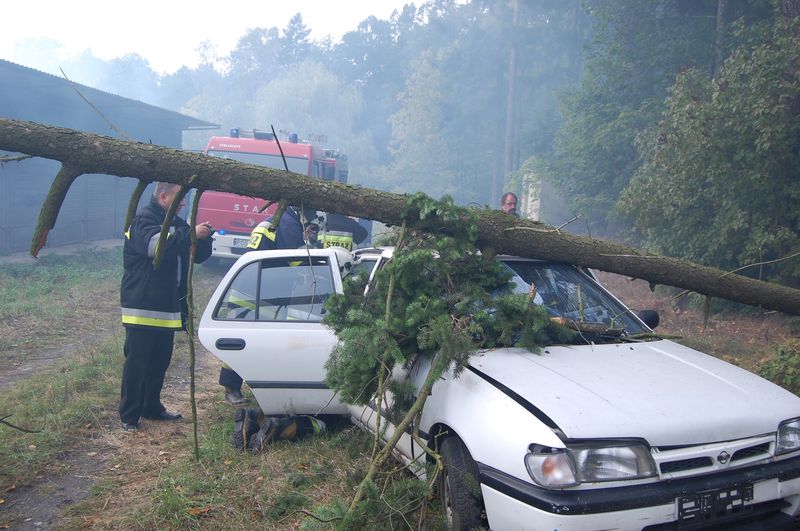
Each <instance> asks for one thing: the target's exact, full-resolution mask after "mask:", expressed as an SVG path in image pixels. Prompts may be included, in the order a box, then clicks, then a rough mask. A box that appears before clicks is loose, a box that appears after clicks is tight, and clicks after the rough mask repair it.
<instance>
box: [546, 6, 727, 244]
mask: <svg viewBox="0 0 800 531" xmlns="http://www.w3.org/2000/svg"><path fill="white" fill-rule="evenodd" d="M585 5H586V9H587V11H588V13H589V14H590V15H591V17H592V21H593V25H594V27H593V30H594V38H593V42H592V47H591V48H590V49H589V51H588V57H587V61H586V65H585V71H584V76H583V80H582V81H581V85H580V87H578V88H576V89H572V90H569V91H566V92H564V94H563V96H562V102H561V113H562V115H563V118H564V122H563V126H562V127H561V129H560V130H559V132H558V133H557V135H556V140H555V146H554V152H553V154H552V155H551V156H549V157H548V158H547V159H546V163H545V164H543V165H541V166H540V167H539V171H540V172H541V173H543V174H544V176H545V177H546V178H548V179H549V180H551V181H552V182H553V183H554V184H555V185H556V186H557V187H559V188H560V189H561V190H562V191H563V192H564V193H565V195H566V196H567V197H568V198H569V199H570V200H571V201H572V203H573V205H574V207H575V208H576V209H578V210H579V211H581V212H583V213H584V214H585V215H586V216H587V217H588V218H589V219H590V220H591V221H592V224H593V225H594V227H595V229H596V230H597V231H599V232H608V230H609V229H614V228H617V224H618V223H619V222H620V219H619V213H618V212H617V211H616V209H615V205H616V202H617V199H618V198H619V195H620V193H621V192H622V190H623V189H624V188H625V187H626V186H627V184H628V182H629V181H630V179H631V177H632V176H633V174H634V172H635V171H636V169H637V168H638V166H639V164H640V160H639V155H638V152H637V151H636V146H635V145H634V138H635V136H636V133H637V132H638V131H641V130H643V129H644V128H646V127H648V126H649V125H651V124H653V123H654V122H655V121H656V120H657V118H658V115H659V113H660V112H661V110H662V109H663V98H664V97H665V95H666V89H667V87H668V86H670V85H671V84H672V82H673V81H674V78H675V75H676V73H677V72H679V71H681V70H683V69H685V68H687V67H692V66H694V67H697V68H699V69H700V70H703V71H710V70H711V63H712V59H713V57H712V56H713V45H712V44H713V39H712V38H710V36H711V35H713V30H714V27H715V26H714V17H713V15H714V13H715V5H716V2H715V1H712V0H699V1H693V2H685V1H681V0H658V1H654V2H640V1H638V0H613V1H606V0H603V1H600V0H590V1H587V2H586V3H585Z"/></svg>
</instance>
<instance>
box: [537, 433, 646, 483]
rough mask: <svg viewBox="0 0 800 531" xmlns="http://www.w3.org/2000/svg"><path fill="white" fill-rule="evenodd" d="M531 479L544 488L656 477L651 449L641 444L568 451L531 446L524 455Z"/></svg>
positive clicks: (577, 447)
mask: <svg viewBox="0 0 800 531" xmlns="http://www.w3.org/2000/svg"><path fill="white" fill-rule="evenodd" d="M525 466H526V467H527V469H528V473H529V474H530V475H531V478H533V480H534V481H535V482H536V483H538V484H539V485H542V486H543V487H571V486H574V485H577V484H579V483H595V482H598V481H620V480H628V479H641V478H648V477H653V476H655V475H656V466H655V463H654V462H653V458H652V456H651V455H650V450H649V449H648V448H647V446H645V445H644V444H641V443H624V444H620V443H618V442H615V443H610V444H609V443H607V442H597V443H592V444H575V445H568V446H567V448H566V449H559V448H550V447H546V446H540V445H532V447H531V451H530V453H528V454H527V455H526V456H525Z"/></svg>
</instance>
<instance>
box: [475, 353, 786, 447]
mask: <svg viewBox="0 0 800 531" xmlns="http://www.w3.org/2000/svg"><path fill="white" fill-rule="evenodd" d="M470 367H471V369H472V370H473V372H476V373H477V374H479V375H483V376H484V378H485V377H486V376H488V378H486V380H487V381H489V382H491V381H492V380H494V382H491V383H492V384H493V385H496V386H498V387H500V388H501V389H502V390H504V392H506V394H507V395H509V397H511V398H514V399H515V400H517V401H518V402H520V403H522V404H523V405H525V406H526V407H528V409H529V410H530V411H532V412H534V413H535V414H537V415H538V416H540V417H541V416H542V414H543V415H546V416H547V417H549V418H550V419H551V420H552V421H553V422H554V423H555V424H556V425H557V426H558V428H559V429H560V430H561V431H562V432H563V433H564V435H565V436H566V437H568V438H571V439H573V438H574V439H578V438H608V437H626V438H627V437H636V438H644V439H645V440H647V441H648V442H649V443H650V444H651V445H653V446H671V445H685V444H700V443H708V442H716V441H724V440H732V439H738V438H743V437H749V436H754V435H761V434H765V433H770V432H774V431H775V430H776V429H777V427H778V424H779V423H780V422H781V421H782V420H786V419H789V418H792V417H797V416H800V398H798V397H797V396H795V395H793V394H792V393H789V392H788V391H785V390H784V389H782V388H780V387H778V386H777V385H774V384H772V383H771V382H768V381H767V380H764V379H762V378H760V377H758V376H756V375H754V374H752V373H750V372H747V371H745V370H744V369H740V368H739V367H736V366H734V365H731V364H729V363H726V362H724V361H722V360H719V359H717V358H714V357H712V356H708V355H706V354H703V353H701V352H698V351H696V350H692V349H690V348H687V347H683V346H681V345H678V344H677V343H674V342H672V341H667V340H658V341H650V342H642V343H620V344H608V345H580V346H558V347H547V348H545V349H544V350H542V351H541V352H540V353H538V354H536V353H532V352H529V351H527V350H523V349H497V350H490V351H483V352H481V353H479V354H477V355H475V356H473V357H472V358H471V360H470ZM514 395H517V396H514ZM525 402H527V404H525Z"/></svg>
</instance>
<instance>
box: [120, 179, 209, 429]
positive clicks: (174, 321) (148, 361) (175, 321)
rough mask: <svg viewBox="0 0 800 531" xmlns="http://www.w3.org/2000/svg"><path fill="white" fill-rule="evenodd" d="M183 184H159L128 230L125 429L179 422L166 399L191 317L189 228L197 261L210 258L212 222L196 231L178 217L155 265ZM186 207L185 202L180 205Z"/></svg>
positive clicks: (124, 296)
mask: <svg viewBox="0 0 800 531" xmlns="http://www.w3.org/2000/svg"><path fill="white" fill-rule="evenodd" d="M179 190H180V185H176V184H172V183H158V184H157V186H156V189H155V192H154V193H153V197H152V198H151V200H150V203H149V204H148V205H147V206H145V207H143V208H142V209H141V210H140V211H139V212H138V213H137V214H136V216H135V217H134V218H133V222H132V223H131V226H130V227H129V228H128V230H127V231H126V232H125V243H124V247H123V267H124V271H123V274H122V287H121V289H120V300H121V306H122V324H123V325H124V326H125V347H124V353H125V364H124V366H123V369H122V389H121V393H120V401H119V416H120V419H121V420H122V428H123V429H124V430H126V431H133V430H137V429H138V428H139V419H140V418H141V417H143V418H146V419H152V420H176V419H179V418H181V415H180V413H170V412H168V411H167V410H166V408H165V407H164V405H163V404H162V403H161V388H162V387H163V385H164V375H165V374H166V371H167V367H169V363H170V360H171V359H172V347H173V340H174V335H175V331H176V330H181V329H184V328H185V326H186V317H187V315H188V313H189V312H188V305H187V301H186V290H187V280H188V279H187V277H188V270H189V247H190V245H191V235H190V231H191V230H194V231H195V234H196V237H197V249H196V252H195V262H196V263H201V262H203V261H205V260H206V259H207V258H208V257H209V256H211V234H212V233H213V232H214V231H213V229H212V228H211V225H210V224H209V223H207V222H204V223H201V224H200V225H197V226H196V227H194V229H192V227H190V226H189V225H188V224H187V223H186V221H184V220H183V219H181V218H180V217H178V216H175V217H174V218H173V220H172V225H171V226H170V229H169V237H168V238H167V239H166V242H165V246H166V247H165V249H164V252H163V255H162V261H161V264H160V265H159V267H158V268H154V267H153V258H154V256H155V254H156V248H157V246H158V239H159V234H160V233H161V225H162V223H163V222H164V218H165V217H166V211H167V209H168V208H169V206H170V205H171V204H172V201H173V200H174V199H175V196H176V194H177V193H178V191H179ZM182 207H183V205H181V208H182Z"/></svg>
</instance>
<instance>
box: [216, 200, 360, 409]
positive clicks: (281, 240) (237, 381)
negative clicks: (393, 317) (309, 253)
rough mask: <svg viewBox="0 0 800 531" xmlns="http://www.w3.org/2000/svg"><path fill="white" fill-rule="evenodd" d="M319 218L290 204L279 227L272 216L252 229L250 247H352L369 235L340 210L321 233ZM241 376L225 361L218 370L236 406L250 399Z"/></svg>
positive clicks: (312, 212)
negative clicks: (275, 225)
mask: <svg viewBox="0 0 800 531" xmlns="http://www.w3.org/2000/svg"><path fill="white" fill-rule="evenodd" d="M319 220H320V217H319V216H317V213H316V211H314V210H311V209H303V211H302V212H301V211H300V210H299V209H296V208H294V207H287V208H286V210H284V212H283V216H282V217H281V220H280V222H279V223H278V226H277V227H276V228H274V229H273V228H271V227H270V226H271V225H272V216H268V217H267V218H266V219H265V220H264V221H262V222H261V223H259V224H258V225H256V227H255V228H254V229H253V231H252V232H251V233H250V241H249V242H248V244H247V249H248V251H263V250H269V249H297V248H298V247H304V246H305V245H306V242H308V244H309V245H310V246H312V247H313V246H317V245H318V246H320V247H330V246H331V245H338V246H340V247H344V248H345V249H348V250H352V249H353V242H355V243H361V242H362V241H364V239H365V238H366V237H367V229H365V228H364V227H362V226H361V225H359V224H358V222H356V221H355V220H353V219H351V218H348V217H347V216H343V215H341V214H328V215H327V216H326V223H325V225H326V229H325V231H323V232H322V233H320V234H319V239H317V233H318V232H319ZM328 229H330V230H328ZM242 382H243V380H242V377H241V376H239V375H238V374H237V373H236V371H234V370H233V369H231V368H230V367H228V366H227V365H224V366H223V367H222V369H221V370H220V372H219V384H220V385H221V386H223V387H225V401H226V402H228V403H229V404H231V405H234V406H240V405H243V404H246V403H247V402H248V400H247V399H246V398H245V397H244V395H243V394H242Z"/></svg>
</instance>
